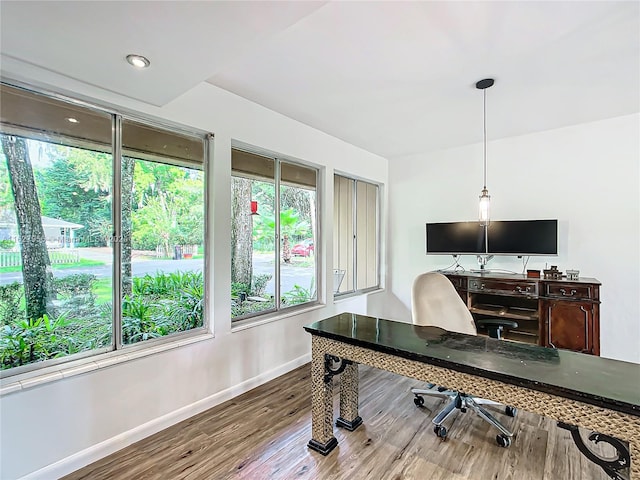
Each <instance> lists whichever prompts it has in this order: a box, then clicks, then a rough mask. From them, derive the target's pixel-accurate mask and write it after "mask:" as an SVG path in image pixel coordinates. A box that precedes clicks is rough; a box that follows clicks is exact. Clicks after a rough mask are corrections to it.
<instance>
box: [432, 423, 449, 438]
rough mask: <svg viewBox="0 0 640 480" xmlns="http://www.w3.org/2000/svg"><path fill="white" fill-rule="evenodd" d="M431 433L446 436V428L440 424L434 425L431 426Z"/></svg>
mask: <svg viewBox="0 0 640 480" xmlns="http://www.w3.org/2000/svg"><path fill="white" fill-rule="evenodd" d="M433 433H435V434H436V437H440V438H442V439H444V438H446V437H447V429H446V428H445V427H443V426H442V425H436V426H435V427H433Z"/></svg>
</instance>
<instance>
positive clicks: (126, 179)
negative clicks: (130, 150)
mask: <svg viewBox="0 0 640 480" xmlns="http://www.w3.org/2000/svg"><path fill="white" fill-rule="evenodd" d="M135 166H136V161H135V160H134V159H133V158H130V157H122V181H121V185H122V209H121V212H122V213H121V215H122V231H121V233H122V243H121V244H122V297H123V298H124V297H125V296H127V297H129V298H131V292H132V289H133V276H132V273H131V233H132V224H131V221H132V220H131V208H132V203H133V172H134V169H135Z"/></svg>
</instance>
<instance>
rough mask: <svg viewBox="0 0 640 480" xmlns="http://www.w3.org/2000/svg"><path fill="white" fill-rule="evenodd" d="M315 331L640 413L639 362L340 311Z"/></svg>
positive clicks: (311, 328)
mask: <svg viewBox="0 0 640 480" xmlns="http://www.w3.org/2000/svg"><path fill="white" fill-rule="evenodd" d="M304 328H305V330H306V331H307V332H309V333H311V334H313V335H319V336H323V337H327V338H332V339H334V340H338V341H341V342H344V343H349V344H353V345H357V346H361V347H364V348H369V349H371V350H376V351H380V352H384V353H389V354H392V355H397V356H400V357H404V358H408V359H412V360H417V361H421V362H424V363H429V364H432V365H437V366H441V367H444V368H449V369H451V370H456V371H459V372H464V373H470V374H473V375H478V376H481V377H485V378H491V379H494V380H499V381H502V382H505V383H510V384H514V385H518V386H522V387H526V388H531V389H533V390H539V391H544V392H547V393H551V394H554V395H559V396H563V397H566V398H571V399H575V400H578V401H586V402H587V403H592V404H596V405H599V406H603V407H605V408H610V409H612V410H618V411H623V412H626V413H630V414H632V415H638V416H640V365H637V364H634V363H629V362H622V361H618V360H610V359H607V358H601V357H596V356H593V355H587V354H583V353H577V352H571V351H568V350H556V349H552V348H546V347H540V346H537V345H530V344H525V343H518V342H511V341H506V340H497V339H494V338H489V337H485V336H474V335H464V334H461V333H454V332H448V331H446V330H443V329H441V328H438V327H423V326H417V325H413V324H411V323H404V322H397V321H391V320H385V319H381V318H375V317H368V316H364V315H357V314H353V313H342V314H340V315H336V316H333V317H330V318H327V319H325V320H321V321H319V322H315V323H312V324H310V325H307V326H305V327H304Z"/></svg>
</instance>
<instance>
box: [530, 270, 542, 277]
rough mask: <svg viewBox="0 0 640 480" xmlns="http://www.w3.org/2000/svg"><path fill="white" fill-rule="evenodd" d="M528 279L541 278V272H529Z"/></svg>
mask: <svg viewBox="0 0 640 480" xmlns="http://www.w3.org/2000/svg"><path fill="white" fill-rule="evenodd" d="M527 278H540V270H527Z"/></svg>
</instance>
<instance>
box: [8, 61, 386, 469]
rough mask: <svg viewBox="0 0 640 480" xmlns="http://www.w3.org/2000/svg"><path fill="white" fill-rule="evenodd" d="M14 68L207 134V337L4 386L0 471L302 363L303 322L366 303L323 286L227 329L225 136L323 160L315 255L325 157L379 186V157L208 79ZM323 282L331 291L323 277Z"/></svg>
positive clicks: (59, 456) (168, 415)
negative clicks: (166, 87)
mask: <svg viewBox="0 0 640 480" xmlns="http://www.w3.org/2000/svg"><path fill="white" fill-rule="evenodd" d="M5 66H6V65H5ZM17 72H18V73H15V72H14V73H13V74H12V75H11V76H13V77H14V78H17V79H18V80H24V79H25V78H28V77H31V78H38V79H39V81H38V83H39V84H40V85H53V86H54V87H55V89H56V90H65V91H67V92H74V91H75V92H76V93H77V94H82V96H85V97H88V98H95V99H101V100H103V101H105V102H109V103H111V104H115V105H122V106H124V107H126V108H130V109H133V110H136V111H140V112H144V113H147V114H149V115H153V116H155V117H159V118H164V119H167V120H170V121H172V122H178V123H181V124H184V125H190V126H193V127H196V128H199V129H203V130H206V131H210V132H212V133H214V134H215V141H214V147H213V168H212V169H211V172H210V173H211V175H210V177H209V178H208V180H209V191H210V194H211V196H212V198H213V205H212V209H211V211H210V212H211V215H210V218H209V220H210V232H211V235H210V239H209V240H210V241H209V245H208V247H209V252H210V253H211V258H210V262H211V269H210V271H209V273H210V274H211V275H210V276H208V280H209V284H208V285H209V288H208V290H209V294H210V298H211V299H212V302H211V304H212V308H211V309H210V310H209V311H208V317H209V319H210V321H211V322H212V324H213V329H214V332H215V338H209V339H206V340H203V341H200V342H197V343H193V344H190V345H186V346H182V347H178V348H175V349H171V350H168V351H163V352H160V353H156V354H153V355H150V356H146V357H144V358H140V359H137V360H129V361H126V362H124V363H119V364H116V365H113V366H110V367H107V368H102V369H100V370H97V371H94V372H91V373H85V374H82V375H77V376H73V377H70V378H64V379H61V380H56V381H52V382H49V383H46V384H44V385H42V386H38V387H32V388H28V389H24V390H22V391H19V392H15V393H9V394H6V395H4V396H3V397H2V398H1V400H0V401H1V405H0V415H1V421H2V424H1V438H0V441H1V444H2V463H1V467H0V469H1V470H0V478H2V479H3V480H7V479H13V478H18V477H21V476H24V475H27V474H30V473H32V475H31V478H46V479H50V478H57V477H58V476H60V475H62V474H65V473H68V472H70V471H72V470H74V469H76V468H79V467H81V466H83V465H84V464H86V463H88V462H90V461H93V460H95V459H97V458H100V457H101V456H104V455H106V454H108V453H111V452H113V451H115V450H117V449H119V448H122V447H124V446H126V445H127V444H130V443H131V442H133V441H135V440H138V439H140V438H143V437H144V436H146V435H149V434H151V433H154V432H156V431H159V430H160V429H162V428H164V427H166V426H168V425H170V424H172V423H175V422H177V421H179V420H182V419H184V418H188V417H189V416H191V415H193V414H195V413H197V412H199V411H202V410H204V409H206V408H208V407H210V406H212V405H215V404H217V403H220V402H221V401H224V400H226V399H228V398H231V397H232V396H235V395H237V394H239V393H242V392H244V391H246V390H248V389H250V388H252V387H254V386H256V385H258V384H260V383H263V382H265V381H268V380H269V379H271V378H274V377H275V376H277V375H280V374H283V373H285V372H287V371H289V370H291V369H293V368H295V367H297V366H299V365H301V364H303V363H305V362H307V361H309V360H310V345H311V342H310V336H309V335H308V334H307V333H306V332H304V330H303V328H302V327H303V325H306V324H308V323H311V322H313V321H316V320H320V319H322V318H325V317H327V316H330V315H333V314H335V313H338V312H341V311H354V312H357V313H366V309H367V302H366V297H361V298H353V299H351V300H343V301H341V302H340V303H338V304H333V300H332V298H331V295H329V299H328V300H327V303H328V305H327V306H325V307H321V308H319V309H315V310H313V311H310V312H307V313H305V314H298V315H293V316H289V317H285V318H282V319H280V320H277V321H274V322H271V323H266V324H263V325H260V326H255V327H253V328H249V329H244V330H240V331H235V332H232V331H231V322H230V301H229V292H230V286H231V280H230V255H231V253H230V249H231V246H230V225H231V219H230V212H231V204H230V196H231V190H230V176H231V152H230V145H231V142H232V140H237V141H242V142H245V143H248V144H252V145H256V146H258V147H262V148H265V149H268V150H272V151H274V152H278V153H281V154H284V155H287V156H290V157H294V158H299V159H302V160H305V161H308V162H313V163H315V164H317V165H321V166H324V168H323V171H322V173H321V177H322V183H323V184H324V186H325V189H324V194H325V197H324V198H325V201H324V203H323V204H322V206H321V208H322V218H323V220H322V224H321V229H322V230H321V234H322V237H321V242H320V246H321V247H322V248H320V252H321V253H322V254H324V258H325V259H330V258H331V254H332V248H333V247H332V242H331V241H330V239H331V238H332V228H331V225H332V218H333V208H332V201H331V199H332V198H333V169H334V167H336V166H339V170H340V171H341V172H349V173H351V174H353V175H357V176H361V177H362V178H366V179H369V180H372V181H375V182H381V183H383V184H384V183H386V181H387V162H386V160H385V159H383V158H381V157H378V156H376V155H372V154H370V153H367V152H365V151H363V150H361V149H358V148H356V147H353V146H351V145H349V144H346V143H345V142H343V141H341V140H338V139H336V138H333V137H330V136H328V135H326V134H323V133H321V132H319V131H317V130H314V129H312V128H309V127H307V126H305V125H303V124H301V123H299V122H296V121H293V120H291V119H289V118H286V117H284V116H282V115H279V114H276V113H274V112H272V111H270V110H267V109H265V108H263V107H261V106H258V105H256V104H253V103H251V102H249V101H246V100H244V99H242V98H240V97H237V96H235V95H232V94H230V93H228V92H226V91H224V90H221V89H218V88H215V87H213V86H211V85H208V84H201V85H199V86H197V87H195V88H194V89H193V90H191V91H189V92H188V93H187V94H185V95H183V96H182V97H180V98H178V99H177V100H175V101H174V102H172V103H171V104H169V105H167V106H165V107H164V108H155V107H150V106H148V105H144V104H140V103H136V102H134V101H131V100H126V99H123V98H121V97H118V96H117V95H115V94H112V93H108V92H102V91H98V90H93V89H91V88H89V87H87V86H83V85H79V84H73V83H72V82H71V81H69V80H67V79H63V78H61V77H57V76H55V75H53V74H50V73H47V72H35V73H37V76H34V75H35V73H34V72H30V71H29V69H28V68H26V69H25V68H20V69H18V70H17ZM383 205H384V206H383V211H384V213H386V208H387V207H386V203H384V204H383ZM316 248H318V247H316ZM317 251H318V250H317ZM382 261H383V264H384V263H385V261H386V259H385V258H384V257H383V258H382ZM322 267H323V272H324V274H325V278H327V279H329V280H330V281H332V279H333V275H331V272H332V263H331V262H330V261H326V260H325V262H324V263H323V266H322ZM383 268H384V265H383ZM214 273H215V275H214ZM327 288H328V291H330V292H331V291H332V287H331V285H329V286H328V287H327ZM371 296H376V294H372V295H370V297H371ZM33 472H35V473H33Z"/></svg>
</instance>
